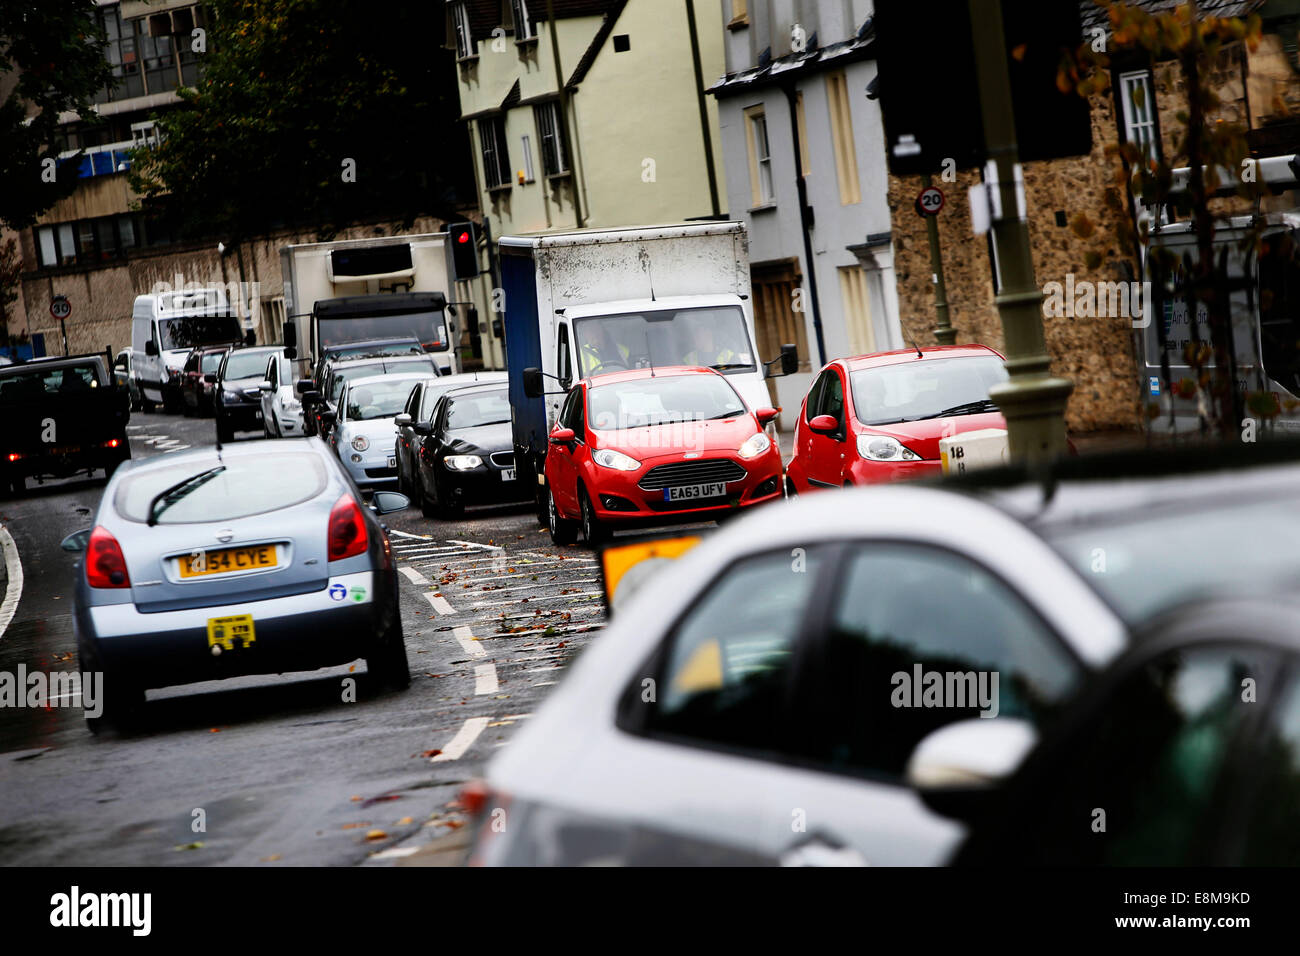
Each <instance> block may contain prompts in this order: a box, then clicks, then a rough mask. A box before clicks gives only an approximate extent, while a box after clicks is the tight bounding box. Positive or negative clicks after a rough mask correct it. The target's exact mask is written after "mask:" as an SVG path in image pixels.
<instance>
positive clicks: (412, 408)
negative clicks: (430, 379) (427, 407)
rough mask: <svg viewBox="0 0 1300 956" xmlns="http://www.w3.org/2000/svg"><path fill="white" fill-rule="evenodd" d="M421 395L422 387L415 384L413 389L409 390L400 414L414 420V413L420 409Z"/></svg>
mask: <svg viewBox="0 0 1300 956" xmlns="http://www.w3.org/2000/svg"><path fill="white" fill-rule="evenodd" d="M423 393H424V389H423V387H422V386H421V385H420V384H419V383H418V382H417V383H416V386H415V388H413V389H411V394H410V395H408V396H407V397H406V404H405V405H403V406H402V414H404V415H410V416H411V418H412V419H414V418H415V413H416V411H417V410H418V409H419V407H420V401H421V396H422V395H423Z"/></svg>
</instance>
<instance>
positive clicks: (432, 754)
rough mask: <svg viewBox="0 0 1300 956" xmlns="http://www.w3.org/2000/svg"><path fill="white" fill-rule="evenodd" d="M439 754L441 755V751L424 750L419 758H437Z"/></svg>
mask: <svg viewBox="0 0 1300 956" xmlns="http://www.w3.org/2000/svg"><path fill="white" fill-rule="evenodd" d="M440 753H442V751H441V750H426V751H425V752H424V753H422V754H420V756H421V757H436V756H438V754H440Z"/></svg>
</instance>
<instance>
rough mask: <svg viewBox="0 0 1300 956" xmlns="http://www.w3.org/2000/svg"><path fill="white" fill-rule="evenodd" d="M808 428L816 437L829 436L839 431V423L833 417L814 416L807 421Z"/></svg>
mask: <svg viewBox="0 0 1300 956" xmlns="http://www.w3.org/2000/svg"><path fill="white" fill-rule="evenodd" d="M808 427H809V428H811V429H812V430H813V431H815V432H816V433H817V434H818V435H830V434H833V433H834V432H836V431H838V430H839V427H840V423H839V422H837V421H836V420H835V416H834V415H816V416H814V417H813V418H811V419H809V421H808Z"/></svg>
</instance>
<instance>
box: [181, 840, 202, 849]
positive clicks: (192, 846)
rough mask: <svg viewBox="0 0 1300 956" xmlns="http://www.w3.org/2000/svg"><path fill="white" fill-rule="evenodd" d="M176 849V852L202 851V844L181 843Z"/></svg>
mask: <svg viewBox="0 0 1300 956" xmlns="http://www.w3.org/2000/svg"><path fill="white" fill-rule="evenodd" d="M176 849H177V850H202V849H203V844H202V842H198V843H182V844H181V845H180V846H178V847H176Z"/></svg>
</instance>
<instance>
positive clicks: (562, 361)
mask: <svg viewBox="0 0 1300 956" xmlns="http://www.w3.org/2000/svg"><path fill="white" fill-rule="evenodd" d="M555 348H556V361H555V368H556V371H557V374H556V376H555V377H556V378H558V379H559V380H560V381H561V382H564V383H568V382H571V381H573V358H572V356H571V355H570V353H569V327H568V326H567V325H561V326H560V335H559V344H557V345H556V347H555Z"/></svg>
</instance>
